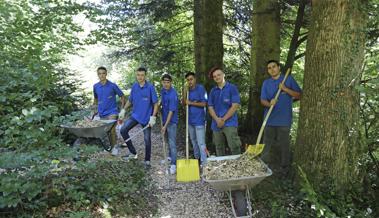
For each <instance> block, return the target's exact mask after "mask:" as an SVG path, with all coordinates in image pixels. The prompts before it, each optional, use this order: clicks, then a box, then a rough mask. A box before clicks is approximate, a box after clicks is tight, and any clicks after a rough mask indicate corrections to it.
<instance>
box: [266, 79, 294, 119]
mask: <svg viewBox="0 0 379 218" xmlns="http://www.w3.org/2000/svg"><path fill="white" fill-rule="evenodd" d="M283 79H284V75H283V74H282V75H280V77H279V78H278V79H276V80H275V79H273V78H269V79H266V80H265V81H263V85H262V92H261V100H266V101H271V100H272V99H274V98H275V94H276V92H277V91H278V89H279V84H280V83H281V82H282V81H283ZM284 85H285V86H286V87H287V88H289V89H292V90H293V91H296V92H301V89H300V87H299V85H298V84H297V82H296V81H295V79H294V78H293V77H292V76H291V75H289V76H288V77H287V80H286V81H285V83H284ZM292 102H293V99H292V96H290V95H289V94H288V93H286V92H283V91H282V92H281V93H280V94H279V98H278V102H277V103H276V104H275V106H274V108H273V110H272V112H271V114H270V117H269V118H268V120H267V124H266V125H267V126H291V124H292ZM268 110H269V108H268V107H265V109H264V117H266V114H267V112H268Z"/></svg>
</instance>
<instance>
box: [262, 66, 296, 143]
mask: <svg viewBox="0 0 379 218" xmlns="http://www.w3.org/2000/svg"><path fill="white" fill-rule="evenodd" d="M290 72H291V68H288V69H287V72H286V75H285V76H284V78H283V80H282V82H281V84H284V83H285V82H286V80H287V77H288V75H289V74H290ZM280 92H281V90H280V87H278V91H277V92H276V94H275V97H274V100H275V101H277V100H278V98H279V94H280ZM274 106H275V105H271V106H270V109H268V112H267V114H266V116H265V119H264V120H263V123H262V126H261V129H260V130H259V134H258V138H257V143H255V144H256V145H258V144H260V142H261V138H262V135H263V130H264V129H265V127H266V123H267V120H268V118H269V116H270V114H271V112H272V110H273V109H274Z"/></svg>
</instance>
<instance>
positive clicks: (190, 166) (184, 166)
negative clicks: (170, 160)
mask: <svg viewBox="0 0 379 218" xmlns="http://www.w3.org/2000/svg"><path fill="white" fill-rule="evenodd" d="M199 180H200V171H199V160H197V159H183V160H177V161H176V181H178V182H194V181H199Z"/></svg>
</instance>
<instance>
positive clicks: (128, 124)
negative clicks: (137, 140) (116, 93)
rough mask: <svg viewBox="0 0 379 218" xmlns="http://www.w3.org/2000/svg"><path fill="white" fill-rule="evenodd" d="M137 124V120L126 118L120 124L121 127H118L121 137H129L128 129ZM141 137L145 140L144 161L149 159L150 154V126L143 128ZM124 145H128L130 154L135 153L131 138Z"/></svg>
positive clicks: (125, 138)
mask: <svg viewBox="0 0 379 218" xmlns="http://www.w3.org/2000/svg"><path fill="white" fill-rule="evenodd" d="M137 124H138V122H137V120H135V119H134V118H133V117H130V118H129V119H128V120H126V121H125V122H124V124H123V125H122V127H121V129H120V133H121V135H122V138H123V139H124V140H127V139H128V138H129V137H130V136H129V130H131V129H132V128H133V127H135V126H136V125H137ZM141 125H142V124H141ZM146 125H148V124H146ZM146 125H142V127H145V126H146ZM143 139H144V141H145V161H150V156H151V127H148V128H146V129H145V130H143ZM126 145H127V146H128V149H129V151H130V152H131V153H132V154H137V151H136V149H135V148H134V146H133V144H132V140H129V141H128V142H127V143H126Z"/></svg>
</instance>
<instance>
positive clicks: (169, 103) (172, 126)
mask: <svg viewBox="0 0 379 218" xmlns="http://www.w3.org/2000/svg"><path fill="white" fill-rule="evenodd" d="M161 81H162V86H163V88H162V90H161V97H162V124H163V126H162V130H161V132H162V134H164V135H165V137H167V139H168V145H169V147H170V152H169V154H170V161H171V166H170V173H171V174H175V173H176V130H177V124H178V94H177V93H176V90H175V89H174V88H173V87H172V77H171V76H170V75H169V74H164V75H163V76H162V79H161Z"/></svg>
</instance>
